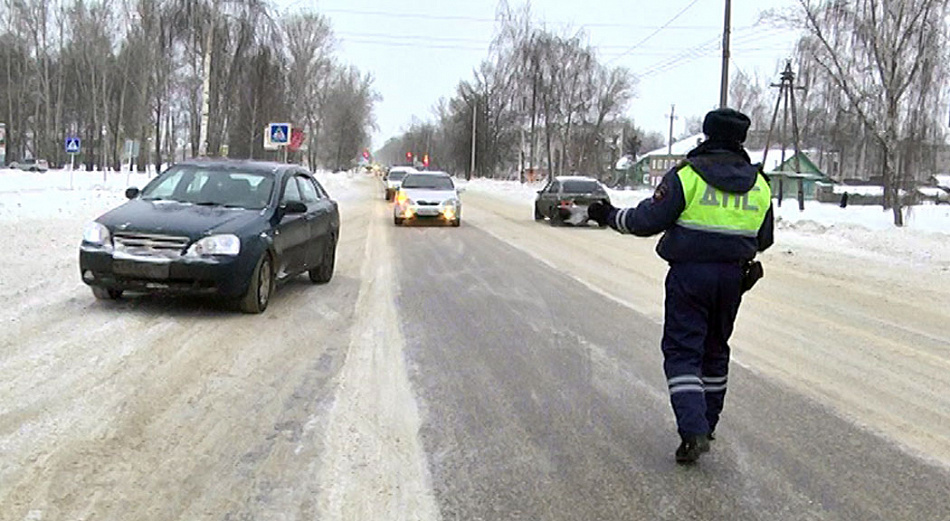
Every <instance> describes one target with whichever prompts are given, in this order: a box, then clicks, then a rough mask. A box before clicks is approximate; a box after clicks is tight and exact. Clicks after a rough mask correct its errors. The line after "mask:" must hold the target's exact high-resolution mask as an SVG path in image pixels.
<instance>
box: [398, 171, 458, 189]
mask: <svg viewBox="0 0 950 521" xmlns="http://www.w3.org/2000/svg"><path fill="white" fill-rule="evenodd" d="M402 187H403V188H421V189H423V190H455V185H454V184H452V178H451V177H448V176H444V175H427V174H417V175H410V176H406V178H405V179H403V181H402Z"/></svg>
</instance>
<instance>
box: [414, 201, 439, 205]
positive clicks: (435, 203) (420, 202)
mask: <svg viewBox="0 0 950 521" xmlns="http://www.w3.org/2000/svg"><path fill="white" fill-rule="evenodd" d="M417 204H418V205H419V206H439V202H438V201H417Z"/></svg>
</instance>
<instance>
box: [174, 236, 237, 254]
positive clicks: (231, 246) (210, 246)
mask: <svg viewBox="0 0 950 521" xmlns="http://www.w3.org/2000/svg"><path fill="white" fill-rule="evenodd" d="M239 253H241V239H239V238H238V237H237V235H210V236H208V237H205V238H203V239H200V240H198V241H197V242H195V243H194V244H192V245H191V247H190V248H188V253H186V255H187V256H188V257H206V256H209V255H231V256H234V255H237V254H239Z"/></svg>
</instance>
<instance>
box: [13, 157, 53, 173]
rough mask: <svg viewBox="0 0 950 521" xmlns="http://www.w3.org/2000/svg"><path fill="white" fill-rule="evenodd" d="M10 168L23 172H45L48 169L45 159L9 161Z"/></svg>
mask: <svg viewBox="0 0 950 521" xmlns="http://www.w3.org/2000/svg"><path fill="white" fill-rule="evenodd" d="M10 168H16V169H19V170H23V171H24V172H46V171H47V170H49V163H48V162H47V161H46V160H45V159H23V160H21V161H14V162H12V163H10Z"/></svg>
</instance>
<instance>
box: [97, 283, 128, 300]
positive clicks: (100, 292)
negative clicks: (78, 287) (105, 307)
mask: <svg viewBox="0 0 950 521" xmlns="http://www.w3.org/2000/svg"><path fill="white" fill-rule="evenodd" d="M92 295H93V296H94V297H96V298H97V299H98V300H118V299H120V298H121V297H122V290H121V289H109V288H101V287H99V286H92Z"/></svg>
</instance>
